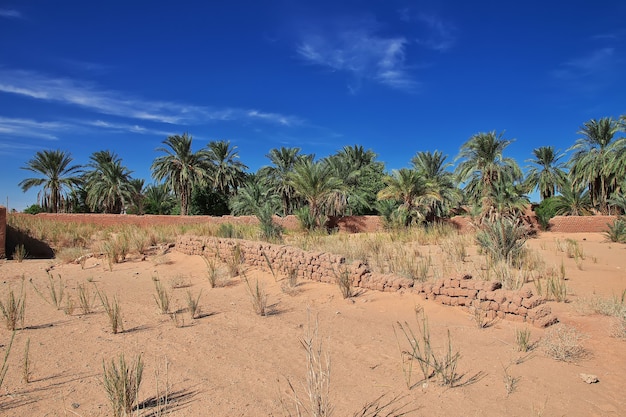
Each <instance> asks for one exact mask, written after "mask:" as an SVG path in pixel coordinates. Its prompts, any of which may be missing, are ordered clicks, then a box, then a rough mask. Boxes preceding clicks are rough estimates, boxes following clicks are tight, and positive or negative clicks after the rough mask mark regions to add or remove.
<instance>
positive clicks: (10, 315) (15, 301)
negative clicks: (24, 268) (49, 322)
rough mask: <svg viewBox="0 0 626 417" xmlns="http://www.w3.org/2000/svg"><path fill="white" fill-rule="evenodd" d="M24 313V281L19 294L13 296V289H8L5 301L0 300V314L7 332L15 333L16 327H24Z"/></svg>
mask: <svg viewBox="0 0 626 417" xmlns="http://www.w3.org/2000/svg"><path fill="white" fill-rule="evenodd" d="M25 311H26V295H25V294H24V281H23V280H22V286H21V289H20V293H19V294H18V295H17V297H16V296H15V293H14V292H13V289H9V292H8V293H7V296H6V299H5V300H4V301H2V300H0V312H2V317H3V318H4V324H5V326H6V328H7V330H12V331H15V329H17V326H18V325H20V326H21V327H24V313H25Z"/></svg>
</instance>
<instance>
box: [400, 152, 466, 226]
mask: <svg viewBox="0 0 626 417" xmlns="http://www.w3.org/2000/svg"><path fill="white" fill-rule="evenodd" d="M446 158H447V156H446V155H444V154H443V153H442V152H440V151H435V152H418V153H417V154H415V156H414V157H413V158H412V159H411V163H412V164H413V168H414V169H415V171H417V173H418V174H419V175H420V176H421V177H422V178H423V179H424V180H425V181H426V182H427V183H429V184H430V188H431V194H434V195H436V196H437V197H436V198H430V199H428V198H427V200H428V201H426V206H427V208H428V210H427V211H428V213H427V217H430V218H434V217H444V216H446V215H448V213H449V212H450V210H451V209H452V208H453V207H454V206H457V205H459V204H460V202H461V199H462V195H461V190H459V188H458V187H457V186H456V184H455V179H454V174H453V173H452V172H450V171H448V168H450V167H451V166H452V164H451V163H449V162H446Z"/></svg>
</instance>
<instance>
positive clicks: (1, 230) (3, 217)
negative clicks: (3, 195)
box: [0, 206, 7, 259]
mask: <svg viewBox="0 0 626 417" xmlns="http://www.w3.org/2000/svg"><path fill="white" fill-rule="evenodd" d="M6 239H7V209H6V207H2V206H0V259H3V258H4V257H5V256H6V253H5V252H6V244H7V240H6Z"/></svg>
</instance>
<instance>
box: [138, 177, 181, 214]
mask: <svg viewBox="0 0 626 417" xmlns="http://www.w3.org/2000/svg"><path fill="white" fill-rule="evenodd" d="M144 196H145V201H144V205H145V208H146V213H149V214H169V213H170V211H171V210H172V208H173V207H174V206H175V205H176V199H175V198H174V196H173V195H172V193H171V191H170V190H169V189H168V187H167V185H166V184H157V185H149V186H148V187H146V191H145V193H144Z"/></svg>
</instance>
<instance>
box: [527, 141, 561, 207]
mask: <svg viewBox="0 0 626 417" xmlns="http://www.w3.org/2000/svg"><path fill="white" fill-rule="evenodd" d="M533 155H535V159H528V160H527V161H526V162H530V163H533V164H534V165H532V166H530V167H529V168H528V174H527V176H526V183H527V185H528V187H529V190H534V189H535V188H538V189H539V194H540V195H541V200H545V199H546V198H550V197H552V196H554V194H555V193H556V191H557V190H559V189H560V188H561V186H562V185H563V184H564V183H565V181H566V180H567V174H566V173H565V171H564V170H563V169H564V168H565V164H563V163H561V162H559V159H561V158H562V157H563V154H558V152H556V151H555V150H554V147H553V146H541V147H539V148H536V149H533Z"/></svg>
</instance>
